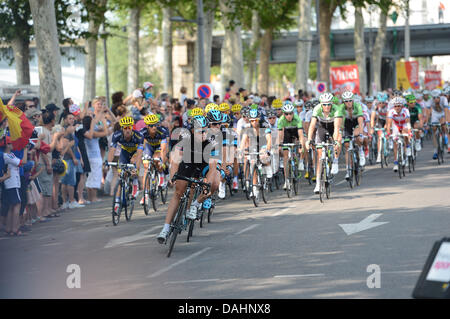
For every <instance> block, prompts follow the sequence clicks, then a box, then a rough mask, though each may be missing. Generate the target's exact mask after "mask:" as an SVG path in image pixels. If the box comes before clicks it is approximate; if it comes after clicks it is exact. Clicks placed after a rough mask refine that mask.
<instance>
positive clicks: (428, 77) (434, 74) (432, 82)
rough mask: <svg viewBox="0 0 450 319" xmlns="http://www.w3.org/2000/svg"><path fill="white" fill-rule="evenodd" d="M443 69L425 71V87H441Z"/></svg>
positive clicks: (429, 88) (431, 88)
mask: <svg viewBox="0 0 450 319" xmlns="http://www.w3.org/2000/svg"><path fill="white" fill-rule="evenodd" d="M441 82H442V80H441V71H434V70H429V71H425V80H424V84H425V89H427V90H434V89H436V88H440V87H441Z"/></svg>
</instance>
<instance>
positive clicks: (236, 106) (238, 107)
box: [231, 104, 242, 113]
mask: <svg viewBox="0 0 450 319" xmlns="http://www.w3.org/2000/svg"><path fill="white" fill-rule="evenodd" d="M241 109H242V105H240V104H234V105H233V106H232V107H231V112H233V113H235V112H240V111H241Z"/></svg>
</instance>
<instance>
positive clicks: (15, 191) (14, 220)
mask: <svg viewBox="0 0 450 319" xmlns="http://www.w3.org/2000/svg"><path fill="white" fill-rule="evenodd" d="M27 153H28V149H27V148H25V149H24V154H23V158H22V160H20V159H19V158H17V157H16V156H15V155H14V154H13V153H12V144H11V139H10V137H9V136H7V137H6V147H5V152H4V154H3V161H4V164H6V165H8V168H9V170H10V177H9V178H8V179H6V180H5V181H4V191H3V192H2V195H3V198H2V203H3V211H4V212H7V215H6V234H7V235H8V236H23V235H24V233H22V231H21V230H20V229H19V227H20V221H19V219H20V217H19V215H20V206H21V202H22V199H21V197H20V186H21V179H20V170H19V166H21V165H24V164H25V163H26V162H27Z"/></svg>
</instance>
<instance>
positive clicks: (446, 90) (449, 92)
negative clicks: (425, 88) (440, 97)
mask: <svg viewBox="0 0 450 319" xmlns="http://www.w3.org/2000/svg"><path fill="white" fill-rule="evenodd" d="M444 94H445V95H450V85H449V86H446V87H445V88H444Z"/></svg>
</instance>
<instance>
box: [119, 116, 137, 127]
mask: <svg viewBox="0 0 450 319" xmlns="http://www.w3.org/2000/svg"><path fill="white" fill-rule="evenodd" d="M119 123H120V126H121V127H124V126H132V125H134V120H133V118H132V117H131V116H125V117H124V118H122V119H121V120H120V122H119Z"/></svg>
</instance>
